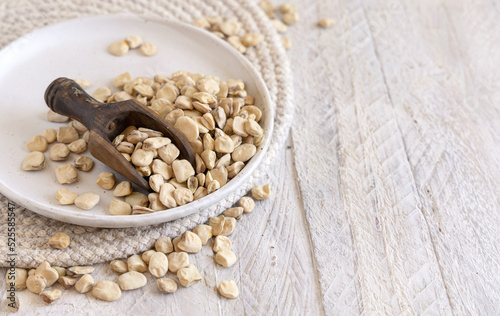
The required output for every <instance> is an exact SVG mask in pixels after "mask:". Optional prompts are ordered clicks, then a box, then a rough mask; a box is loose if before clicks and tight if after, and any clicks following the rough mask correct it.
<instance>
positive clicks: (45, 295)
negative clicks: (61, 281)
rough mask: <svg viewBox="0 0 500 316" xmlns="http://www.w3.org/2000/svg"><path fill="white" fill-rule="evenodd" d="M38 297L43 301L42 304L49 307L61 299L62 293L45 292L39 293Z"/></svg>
mask: <svg viewBox="0 0 500 316" xmlns="http://www.w3.org/2000/svg"><path fill="white" fill-rule="evenodd" d="M39 295H40V297H41V298H42V299H43V301H44V303H45V304H47V305H50V304H52V303H54V302H55V301H57V300H58V299H60V298H61V296H62V292H61V290H59V289H52V290H45V291H43V292H41V293H40V294H39Z"/></svg>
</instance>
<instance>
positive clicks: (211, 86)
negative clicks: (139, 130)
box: [196, 78, 219, 95]
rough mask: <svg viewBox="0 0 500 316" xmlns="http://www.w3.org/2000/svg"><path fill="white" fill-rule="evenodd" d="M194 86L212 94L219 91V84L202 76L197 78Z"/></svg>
mask: <svg viewBox="0 0 500 316" xmlns="http://www.w3.org/2000/svg"><path fill="white" fill-rule="evenodd" d="M196 87H197V88H198V90H199V91H201V92H207V93H210V94H213V95H215V94H217V93H218V92H219V84H218V83H217V81H215V80H214V79H211V78H202V79H200V80H198V83H197V84H196Z"/></svg>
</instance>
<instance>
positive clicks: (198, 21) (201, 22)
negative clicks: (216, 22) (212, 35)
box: [193, 18, 210, 29]
mask: <svg viewBox="0 0 500 316" xmlns="http://www.w3.org/2000/svg"><path fill="white" fill-rule="evenodd" d="M193 25H194V26H197V27H200V28H202V29H209V28H210V23H209V22H208V21H207V19H205V18H201V19H196V20H194V21H193Z"/></svg>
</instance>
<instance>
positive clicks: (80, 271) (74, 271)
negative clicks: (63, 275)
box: [66, 266, 95, 276]
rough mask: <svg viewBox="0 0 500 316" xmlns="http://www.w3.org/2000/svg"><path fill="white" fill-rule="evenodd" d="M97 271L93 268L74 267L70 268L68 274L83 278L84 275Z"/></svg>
mask: <svg viewBox="0 0 500 316" xmlns="http://www.w3.org/2000/svg"><path fill="white" fill-rule="evenodd" d="M94 271H95V268H94V267H93V266H74V267H69V268H68V269H67V270H66V272H67V274H68V275H70V276H82V275H84V274H91V273H93V272H94Z"/></svg>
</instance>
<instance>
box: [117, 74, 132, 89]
mask: <svg viewBox="0 0 500 316" xmlns="http://www.w3.org/2000/svg"><path fill="white" fill-rule="evenodd" d="M130 81H132V75H131V74H130V73H129V72H125V73H122V74H120V75H118V76H116V77H115V78H114V79H113V85H114V86H115V87H117V88H118V89H123V86H124V85H125V84H126V83H127V82H130Z"/></svg>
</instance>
